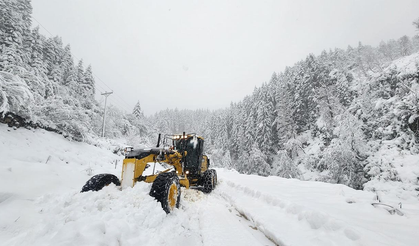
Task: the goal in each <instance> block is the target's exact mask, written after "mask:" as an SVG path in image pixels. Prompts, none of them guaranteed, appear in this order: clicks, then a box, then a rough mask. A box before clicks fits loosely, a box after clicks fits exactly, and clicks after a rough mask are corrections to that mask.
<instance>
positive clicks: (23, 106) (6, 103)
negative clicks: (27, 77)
mask: <svg viewBox="0 0 419 246" xmlns="http://www.w3.org/2000/svg"><path fill="white" fill-rule="evenodd" d="M32 100H33V95H32V92H31V91H30V90H29V88H28V86H27V85H26V83H25V81H23V80H22V79H20V78H19V77H17V76H15V75H13V74H11V73H7V72H0V112H2V113H7V112H12V113H15V114H18V115H21V116H29V114H30V111H29V110H30V109H29V108H28V105H30V103H31V101H32Z"/></svg>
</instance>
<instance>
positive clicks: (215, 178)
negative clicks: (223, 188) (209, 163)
mask: <svg viewBox="0 0 419 246" xmlns="http://www.w3.org/2000/svg"><path fill="white" fill-rule="evenodd" d="M210 171H211V172H212V173H213V175H214V189H215V187H217V184H218V176H217V171H215V169H210Z"/></svg>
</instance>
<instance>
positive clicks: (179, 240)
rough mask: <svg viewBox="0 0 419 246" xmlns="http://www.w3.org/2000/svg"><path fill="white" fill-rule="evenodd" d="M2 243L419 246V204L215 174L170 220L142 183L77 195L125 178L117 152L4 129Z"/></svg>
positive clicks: (0, 130) (339, 188)
mask: <svg viewBox="0 0 419 246" xmlns="http://www.w3.org/2000/svg"><path fill="white" fill-rule="evenodd" d="M0 135H1V136H2V138H1V140H0V143H1V146H2V147H1V148H0V158H1V159H2V160H3V161H2V162H1V164H0V175H1V176H0V194H1V196H0V197H1V199H0V201H1V202H0V217H1V218H2V219H1V221H0V228H2V230H1V231H0V240H1V241H2V242H3V244H4V245H29V244H30V245H46V244H49V245H51V244H54V245H74V244H77V245H121V244H122V245H134V244H143V245H144V244H145V245H162V244H163V245H185V244H186V245H238V244H240V245H414V244H415V242H417V240H418V239H419V238H418V236H417V233H416V232H415V230H412V228H418V227H419V206H418V204H417V200H415V199H413V198H411V197H405V198H403V199H401V198H398V197H397V196H395V194H394V193H389V194H385V195H382V197H381V199H382V201H383V202H385V203H386V204H389V205H392V206H394V207H398V206H399V205H398V204H399V202H401V203H402V208H401V209H399V211H400V212H402V213H403V214H404V215H403V216H400V215H398V214H393V215H392V214H390V213H389V212H388V211H387V210H386V209H385V207H384V206H381V207H377V208H375V207H373V206H372V205H371V203H373V202H377V201H376V194H375V193H372V192H367V191H356V190H353V189H351V188H349V187H346V186H343V185H333V184H326V183H322V182H310V181H299V180H295V179H284V178H280V177H260V176H255V175H243V174H239V173H237V172H236V171H228V170H226V169H218V173H219V185H218V186H217V188H216V189H215V190H214V192H213V193H211V194H209V195H207V194H204V193H202V192H200V191H198V190H195V189H190V190H186V189H183V192H182V203H181V207H180V208H179V209H177V210H175V211H174V212H173V213H171V214H168V215H166V213H164V211H163V210H162V209H161V206H160V204H159V203H157V202H156V201H155V200H154V199H153V198H152V197H150V196H149V195H148V192H149V189H150V185H149V184H145V183H138V184H137V185H136V186H135V187H134V188H126V189H124V190H122V191H120V190H119V189H118V188H117V187H115V186H113V185H110V186H108V187H106V188H104V189H103V190H102V191H99V192H87V193H80V189H81V187H82V186H83V184H84V183H85V182H86V180H88V179H89V175H92V174H97V173H103V172H108V173H114V174H116V175H117V176H118V177H120V168H121V166H120V162H119V164H118V166H117V168H116V169H115V163H114V161H115V160H119V161H120V159H121V157H120V156H117V155H114V154H112V153H111V151H110V150H106V149H102V148H98V147H94V146H90V145H87V144H84V143H79V142H72V141H68V140H67V139H64V138H63V137H62V136H60V135H58V134H53V133H49V132H46V131H44V130H27V129H17V130H13V129H12V128H8V127H6V126H5V125H0Z"/></svg>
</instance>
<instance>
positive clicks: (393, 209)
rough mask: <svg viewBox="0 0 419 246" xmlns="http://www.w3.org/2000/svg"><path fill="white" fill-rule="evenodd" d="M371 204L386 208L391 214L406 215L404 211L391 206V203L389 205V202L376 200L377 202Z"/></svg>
mask: <svg viewBox="0 0 419 246" xmlns="http://www.w3.org/2000/svg"><path fill="white" fill-rule="evenodd" d="M371 205H373V206H374V207H382V208H384V209H385V210H387V212H389V213H390V214H395V213H397V215H400V216H403V215H404V214H403V212H402V211H400V210H398V209H397V208H395V207H393V206H390V205H387V204H384V203H377V202H375V203H371Z"/></svg>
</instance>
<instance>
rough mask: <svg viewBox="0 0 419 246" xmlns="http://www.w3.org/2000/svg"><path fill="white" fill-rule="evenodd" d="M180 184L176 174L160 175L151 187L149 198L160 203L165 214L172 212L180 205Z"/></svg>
mask: <svg viewBox="0 0 419 246" xmlns="http://www.w3.org/2000/svg"><path fill="white" fill-rule="evenodd" d="M180 193H181V190H180V183H179V178H178V176H177V175H176V173H173V172H170V173H161V174H159V176H157V178H156V180H154V182H153V185H152V186H151V190H150V196H152V197H154V198H155V199H156V200H157V201H159V202H160V203H161V206H162V208H163V210H164V211H165V212H166V213H170V212H172V211H173V210H174V209H175V207H176V208H179V204H180Z"/></svg>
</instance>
